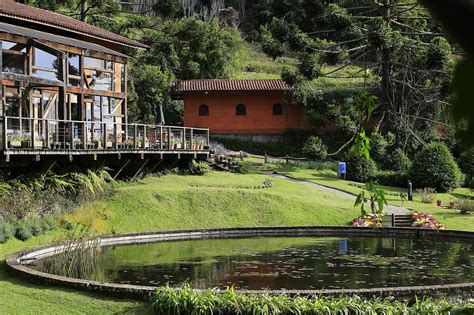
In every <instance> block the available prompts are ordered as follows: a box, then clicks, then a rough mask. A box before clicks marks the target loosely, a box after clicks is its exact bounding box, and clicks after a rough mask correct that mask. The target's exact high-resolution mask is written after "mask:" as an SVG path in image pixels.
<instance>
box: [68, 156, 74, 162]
mask: <svg viewBox="0 0 474 315" xmlns="http://www.w3.org/2000/svg"><path fill="white" fill-rule="evenodd" d="M73 160H74V157H73V155H72V154H69V162H72V161H73Z"/></svg>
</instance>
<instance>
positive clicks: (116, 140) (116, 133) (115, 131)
mask: <svg viewBox="0 0 474 315" xmlns="http://www.w3.org/2000/svg"><path fill="white" fill-rule="evenodd" d="M118 125H119V124H118V122H116V121H114V139H115V144H114V146H113V148H114V149H116V150H117V149H118Z"/></svg>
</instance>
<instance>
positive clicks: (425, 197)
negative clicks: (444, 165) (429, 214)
mask: <svg viewBox="0 0 474 315" xmlns="http://www.w3.org/2000/svg"><path fill="white" fill-rule="evenodd" d="M416 192H417V194H418V195H419V196H420V198H421V202H423V203H429V204H431V203H433V201H434V200H435V194H436V189H434V188H431V187H425V188H423V189H417V190H416Z"/></svg>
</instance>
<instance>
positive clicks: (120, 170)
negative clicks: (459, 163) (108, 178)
mask: <svg viewBox="0 0 474 315" xmlns="http://www.w3.org/2000/svg"><path fill="white" fill-rule="evenodd" d="M130 161H132V160H131V159H128V160H127V161H126V162H125V163H123V165H122V167H120V169H119V170H118V171H117V173H115V175H114V179H116V178H117V176H119V175H120V173H122V171H123V170H124V169H125V167H126V166H127V165H128V164H129V163H130Z"/></svg>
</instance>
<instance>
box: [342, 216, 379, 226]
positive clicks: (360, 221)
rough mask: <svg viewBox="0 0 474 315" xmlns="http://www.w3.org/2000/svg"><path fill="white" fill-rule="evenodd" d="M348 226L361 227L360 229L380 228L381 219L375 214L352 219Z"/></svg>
mask: <svg viewBox="0 0 474 315" xmlns="http://www.w3.org/2000/svg"><path fill="white" fill-rule="evenodd" d="M350 226H362V227H381V226H382V217H379V216H378V215H376V214H368V215H364V216H362V217H358V218H357V219H354V221H352V223H351V224H350Z"/></svg>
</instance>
